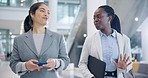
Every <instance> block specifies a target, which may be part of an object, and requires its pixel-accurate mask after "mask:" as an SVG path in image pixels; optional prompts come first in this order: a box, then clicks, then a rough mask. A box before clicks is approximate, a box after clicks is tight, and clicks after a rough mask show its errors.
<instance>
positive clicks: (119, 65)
mask: <svg viewBox="0 0 148 78" xmlns="http://www.w3.org/2000/svg"><path fill="white" fill-rule="evenodd" d="M129 58H130V57H129V56H127V55H126V54H125V55H124V57H122V54H120V58H119V61H118V62H117V63H116V62H115V61H113V63H114V64H115V65H116V66H117V68H120V69H123V70H126V69H127V66H128V65H130V64H131V63H132V62H129V63H128V61H129Z"/></svg>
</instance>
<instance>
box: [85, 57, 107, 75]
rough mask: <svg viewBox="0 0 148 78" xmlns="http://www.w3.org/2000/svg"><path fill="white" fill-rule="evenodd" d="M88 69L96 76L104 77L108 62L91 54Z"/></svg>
mask: <svg viewBox="0 0 148 78" xmlns="http://www.w3.org/2000/svg"><path fill="white" fill-rule="evenodd" d="M87 66H88V69H89V71H90V72H91V73H92V74H93V75H94V76H95V78H104V74H105V68H106V63H105V62H103V61H101V60H99V59H97V58H95V57H93V56H91V55H89V57H88V64H87Z"/></svg>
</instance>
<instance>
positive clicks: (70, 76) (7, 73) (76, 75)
mask: <svg viewBox="0 0 148 78" xmlns="http://www.w3.org/2000/svg"><path fill="white" fill-rule="evenodd" d="M0 78H19V76H18V75H17V74H14V73H13V72H12V71H11V69H10V67H9V62H8V61H0ZM61 78H83V77H82V75H81V73H80V71H79V70H78V68H74V65H73V64H69V66H68V67H67V69H66V70H64V71H62V72H61Z"/></svg>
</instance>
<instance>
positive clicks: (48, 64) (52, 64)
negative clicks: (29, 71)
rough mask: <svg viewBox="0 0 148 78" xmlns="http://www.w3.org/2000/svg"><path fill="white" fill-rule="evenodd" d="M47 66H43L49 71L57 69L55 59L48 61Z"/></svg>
mask: <svg viewBox="0 0 148 78" xmlns="http://www.w3.org/2000/svg"><path fill="white" fill-rule="evenodd" d="M46 62H47V64H45V65H43V67H46V68H48V69H54V68H55V65H56V64H55V59H51V58H49V59H48V60H47V61H46Z"/></svg>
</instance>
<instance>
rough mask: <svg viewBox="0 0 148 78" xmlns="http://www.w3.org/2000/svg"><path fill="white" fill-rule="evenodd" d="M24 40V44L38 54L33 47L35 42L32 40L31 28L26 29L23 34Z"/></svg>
mask: <svg viewBox="0 0 148 78" xmlns="http://www.w3.org/2000/svg"><path fill="white" fill-rule="evenodd" d="M24 41H25V43H26V45H27V46H28V47H29V48H30V50H31V51H32V52H33V53H34V54H35V55H37V56H38V54H37V50H36V48H35V44H34V41H33V36H32V32H31V30H30V31H28V32H27V33H26V35H25V38H24Z"/></svg>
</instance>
